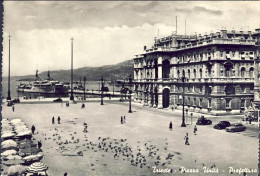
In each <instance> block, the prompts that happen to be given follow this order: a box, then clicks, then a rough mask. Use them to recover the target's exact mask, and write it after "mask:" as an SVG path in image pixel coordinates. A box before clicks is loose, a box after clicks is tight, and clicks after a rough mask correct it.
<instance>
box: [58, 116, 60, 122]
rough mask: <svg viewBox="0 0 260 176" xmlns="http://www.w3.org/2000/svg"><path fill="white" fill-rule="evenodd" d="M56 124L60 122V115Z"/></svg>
mask: <svg viewBox="0 0 260 176" xmlns="http://www.w3.org/2000/svg"><path fill="white" fill-rule="evenodd" d="M58 124H60V116H58Z"/></svg>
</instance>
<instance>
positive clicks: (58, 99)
mask: <svg viewBox="0 0 260 176" xmlns="http://www.w3.org/2000/svg"><path fill="white" fill-rule="evenodd" d="M53 102H62V99H61V98H57V99H55V100H53Z"/></svg>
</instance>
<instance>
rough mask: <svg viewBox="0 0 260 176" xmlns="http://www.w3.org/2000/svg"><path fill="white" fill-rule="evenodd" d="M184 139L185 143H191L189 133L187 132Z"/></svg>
mask: <svg viewBox="0 0 260 176" xmlns="http://www.w3.org/2000/svg"><path fill="white" fill-rule="evenodd" d="M184 140H185V145H190V143H189V136H188V133H186V136H185V137H184Z"/></svg>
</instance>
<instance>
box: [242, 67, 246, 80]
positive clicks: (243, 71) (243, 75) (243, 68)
mask: <svg viewBox="0 0 260 176" xmlns="http://www.w3.org/2000/svg"><path fill="white" fill-rule="evenodd" d="M245 71H246V69H245V67H242V68H241V77H242V78H244V77H245Z"/></svg>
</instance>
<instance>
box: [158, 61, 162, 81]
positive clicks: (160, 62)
mask: <svg viewBox="0 0 260 176" xmlns="http://www.w3.org/2000/svg"><path fill="white" fill-rule="evenodd" d="M158 79H159V80H161V79H162V57H159V58H158Z"/></svg>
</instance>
